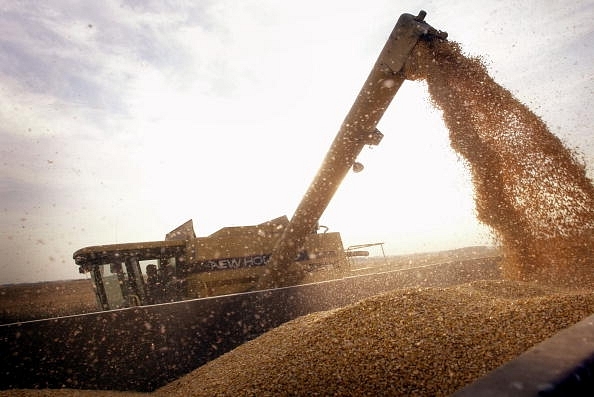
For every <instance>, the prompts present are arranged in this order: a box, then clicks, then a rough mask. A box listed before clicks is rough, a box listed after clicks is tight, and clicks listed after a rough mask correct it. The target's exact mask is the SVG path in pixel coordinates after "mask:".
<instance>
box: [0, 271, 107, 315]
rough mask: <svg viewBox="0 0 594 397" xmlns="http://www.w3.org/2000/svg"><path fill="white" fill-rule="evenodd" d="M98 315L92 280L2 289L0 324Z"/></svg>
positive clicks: (20, 285)
mask: <svg viewBox="0 0 594 397" xmlns="http://www.w3.org/2000/svg"><path fill="white" fill-rule="evenodd" d="M95 311H97V302H96V299H95V292H94V291H93V284H92V283H91V280H90V279H82V280H68V281H47V282H40V283H30V284H13V285H1V286H0V324H7V323H13V322H18V321H28V320H37V319H42V318H51V317H59V316H68V315H72V314H82V313H92V312H95Z"/></svg>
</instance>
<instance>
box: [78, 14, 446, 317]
mask: <svg viewBox="0 0 594 397" xmlns="http://www.w3.org/2000/svg"><path fill="white" fill-rule="evenodd" d="M425 15H426V13H425V12H424V11H421V12H420V13H419V14H418V15H417V16H414V15H411V14H402V15H401V16H400V18H399V19H398V21H397V23H396V25H395V27H394V29H393V30H392V32H391V34H390V36H389V38H388V40H387V42H386V44H385V46H384V48H383V50H382V51H381V53H380V55H379V57H378V59H377V61H376V62H375V64H374V66H373V68H372V70H371V73H370V74H369V76H368V77H367V80H366V81H365V83H364V84H363V87H362V88H361V90H360V92H359V94H358V96H357V98H356V100H355V102H354V104H353V105H352V107H351V109H350V111H349V113H348V114H347V116H346V118H345V119H344V121H343V123H342V125H341V127H340V129H339V131H338V134H337V135H336V137H335V139H334V141H333V143H332V145H331V147H330V149H329V150H328V152H327V154H326V157H325V159H324V160H323V163H322V165H321V167H320V169H319V171H318V173H317V175H316V176H315V178H314V179H313V181H312V183H311V185H310V187H309V189H308V190H307V192H306V193H305V195H304V197H303V199H302V201H301V203H300V204H299V206H298V208H297V210H296V211H295V213H294V215H293V217H292V218H291V220H290V221H289V219H288V218H287V217H286V216H282V217H279V218H276V219H273V220H270V221H268V222H264V223H261V224H258V225H253V226H237V227H226V228H223V229H221V230H219V231H217V232H216V233H213V234H211V235H210V236H207V237H196V235H195V233H194V228H193V224H192V221H188V222H186V223H185V224H183V225H181V226H180V227H178V228H176V229H174V230H173V231H172V232H170V233H168V234H167V236H166V239H165V240H164V241H153V242H143V243H128V244H113V245H104V246H93V247H86V248H82V249H80V250H78V251H76V252H75V253H74V254H73V257H74V260H75V263H76V264H77V265H78V266H79V270H80V272H82V273H87V272H88V273H90V274H91V277H92V280H93V283H94V286H95V291H96V296H97V300H98V302H99V306H100V307H101V308H102V309H104V310H108V309H113V308H118V307H128V306H135V305H146V304H154V303H160V302H166V301H176V300H182V299H190V298H200V297H206V296H217V295H223V294H232V293H237V292H243V291H254V290H265V289H270V288H278V287H283V286H290V285H299V284H304V283H309V282H314V281H322V280H332V279H339V278H341V277H344V275H345V270H346V269H347V268H348V260H347V256H348V255H356V251H355V252H354V253H353V252H351V251H349V250H346V251H345V249H344V247H343V243H342V239H341V236H340V234H339V233H336V232H328V231H327V230H323V231H322V232H321V233H320V232H319V231H320V230H321V228H319V226H318V225H319V220H320V218H321V216H322V214H323V212H324V211H325V209H326V207H327V206H328V204H329V202H330V200H331V199H332V197H333V195H334V193H335V192H336V191H337V189H338V187H339V185H340V183H341V182H342V180H343V179H344V177H345V176H346V174H347V173H348V171H349V170H351V169H353V171H355V172H359V171H361V170H362V169H363V168H362V167H363V166H362V164H360V163H359V162H357V156H358V155H359V153H360V152H361V150H362V149H363V147H365V146H366V145H377V144H379V143H380V141H381V140H382V138H383V134H382V133H381V132H380V131H379V130H378V129H377V124H378V122H379V121H380V119H381V117H382V116H383V114H384V112H385V110H386V109H387V107H388V105H389V104H390V102H391V101H392V99H393V97H394V95H395V94H396V92H397V91H398V89H399V88H400V86H401V85H402V83H403V82H404V80H405V77H404V73H403V72H402V69H403V67H404V65H405V63H406V61H407V59H408V58H409V55H410V53H411V51H412V50H413V48H414V47H415V45H416V44H417V42H418V41H419V40H445V39H446V38H447V34H446V33H444V32H441V31H438V30H436V29H434V28H432V27H431V26H430V25H428V24H427V23H426V22H425V21H424V18H425Z"/></svg>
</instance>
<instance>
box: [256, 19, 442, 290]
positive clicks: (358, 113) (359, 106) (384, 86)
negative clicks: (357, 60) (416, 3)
mask: <svg viewBox="0 0 594 397" xmlns="http://www.w3.org/2000/svg"><path fill="white" fill-rule="evenodd" d="M425 15H426V13H425V11H421V12H420V13H419V15H417V16H414V15H411V14H402V15H401V16H400V18H399V19H398V22H397V23H396V26H395V27H394V29H393V30H392V33H391V34H390V37H389V38H388V41H387V42H386V44H385V46H384V48H383V50H382V52H381V53H380V55H379V57H378V59H377V61H376V62H375V65H374V66H373V69H372V70H371V73H370V74H369V76H368V77H367V80H366V81H365V83H364V84H363V87H362V88H361V91H360V92H359V94H358V95H357V99H356V100H355V103H354V104H353V105H352V107H351V110H350V111H349V113H348V114H347V116H346V118H345V119H344V121H343V123H342V125H341V127H340V130H339V131H338V134H337V135H336V138H334V141H333V143H332V146H331V147H330V149H329V150H328V153H327V154H326V158H325V159H324V162H323V163H322V166H321V168H320V170H319V171H318V174H317V175H316V177H315V179H314V180H313V182H312V183H311V185H310V187H309V189H308V191H307V193H305V196H304V197H303V199H302V201H301V203H300V204H299V206H298V207H297V210H296V211H295V214H294V215H293V218H292V219H291V222H290V223H289V225H288V227H286V228H285V229H284V231H283V234H282V236H281V237H280V239H279V240H278V242H277V243H276V245H275V246H274V250H273V252H272V257H271V260H270V262H269V264H268V267H269V271H268V272H267V273H266V275H265V276H266V277H265V278H263V279H262V280H261V282H260V285H261V286H266V287H277V286H282V285H289V284H292V283H295V282H296V281H298V280H300V279H301V278H302V277H303V274H300V273H297V274H291V273H289V272H287V271H286V266H287V265H289V264H290V263H292V262H294V260H295V258H297V257H298V255H299V253H300V252H302V251H303V247H304V242H305V241H306V239H307V236H308V235H310V234H311V233H312V232H314V233H315V231H316V229H317V223H318V221H319V219H320V217H321V216H322V213H323V212H324V210H325V209H326V207H327V206H328V204H329V203H330V200H331V199H332V197H333V196H334V193H335V192H336V190H337V189H338V187H339V185H340V183H341V182H342V180H343V179H344V177H345V176H346V174H347V173H348V171H349V169H351V168H352V169H353V170H354V171H355V172H359V171H360V170H362V165H361V164H360V163H358V162H357V161H356V160H357V156H358V155H359V153H360V152H361V150H362V149H363V147H364V146H365V145H377V144H379V142H380V141H381V139H382V138H383V134H382V133H381V132H380V131H379V130H378V129H377V124H378V122H379V121H380V119H381V118H382V116H383V114H384V112H385V110H386V109H387V108H388V105H389V104H390V102H391V101H392V99H393V98H394V96H395V95H396V92H397V91H398V89H399V88H400V86H401V85H402V83H403V82H404V80H405V78H404V74H403V72H402V69H403V67H404V64H405V63H406V61H407V59H408V57H409V55H410V53H411V51H412V49H413V48H414V46H415V45H416V44H417V42H418V41H419V40H420V39H426V40H433V39H443V40H445V39H446V38H447V33H445V32H441V31H438V30H436V29H434V28H432V27H431V26H430V25H428V24H427V23H425V22H424V19H425Z"/></svg>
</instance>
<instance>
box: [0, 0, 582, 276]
mask: <svg viewBox="0 0 594 397" xmlns="http://www.w3.org/2000/svg"><path fill="white" fill-rule="evenodd" d="M421 9H424V10H426V11H427V17H426V21H427V22H428V23H430V24H431V25H432V26H434V27H435V28H437V29H440V30H444V31H447V32H448V33H449V38H450V40H453V41H457V42H459V43H460V44H461V45H462V48H463V49H464V50H465V51H466V52H467V53H468V54H470V55H475V56H482V57H483V58H484V59H485V61H486V62H487V63H488V68H489V71H490V72H491V74H492V76H493V77H494V78H495V79H496V80H497V81H498V82H499V83H500V84H501V85H503V86H504V87H506V88H508V89H510V90H511V91H512V93H513V94H514V95H515V96H516V97H518V98H520V99H521V100H522V101H524V102H525V103H526V104H527V105H528V106H529V107H530V108H531V109H532V110H533V111H534V112H535V113H536V114H537V115H539V116H540V117H542V118H543V120H544V121H545V122H546V123H547V124H548V125H549V127H550V129H551V131H552V132H553V133H555V134H556V135H558V136H559V137H560V138H561V139H562V140H563V141H564V142H565V143H566V144H567V145H568V146H569V147H571V148H574V149H576V150H578V152H579V153H580V156H581V157H582V159H583V161H584V162H585V163H586V165H587V168H588V172H589V175H590V176H591V177H592V175H593V174H594V172H593V171H594V136H593V134H592V125H593V121H594V120H593V116H592V111H591V108H592V103H594V78H593V76H594V70H593V66H594V44H593V43H594V33H593V32H594V24H593V23H592V21H594V1H591V0H590V1H572V2H562V1H553V0H527V1H521V2H518V1H511V0H501V1H492V2H480V1H477V2H473V3H470V2H467V1H461V0H447V1H446V0H433V1H424V2H418V1H379V0H368V1H360V0H357V1H345V0H340V1H318V0H315V1H310V0H306V1H299V2H281V1H272V0H268V1H266V0H265V1H240V2H238V1H231V0H216V1H203V0H199V1H194V0H192V1H187V2H184V1H171V2H163V1H144V0H138V1H107V0H105V1H100V2H93V1H58V0H56V1H51V2H39V1H31V2H27V1H24V2H22V1H19V2H17V1H14V2H13V1H5V2H3V4H2V5H0V59H1V61H0V90H1V93H0V119H1V120H2V122H1V123H0V158H1V167H0V204H1V206H0V210H1V211H2V212H1V214H2V215H1V217H0V225H1V230H0V231H1V235H0V254H1V258H2V259H1V260H0V284H3V283H13V282H29V281H39V280H56V279H69V278H79V277H81V276H80V275H79V274H78V272H77V267H76V266H75V265H74V262H73V259H72V253H73V252H74V251H75V250H77V249H79V248H82V247H85V246H91V245H99V244H112V243H123V242H134V241H152V240H162V239H163V238H164V236H165V234H166V233H167V232H168V231H170V230H172V229H173V228H175V227H176V226H178V225H180V224H182V223H183V222H185V221H186V220H188V219H193V220H194V225H195V228H196V233H197V235H199V236H206V235H209V234H211V233H213V232H215V231H216V230H218V229H220V228H222V227H224V226H235V225H252V224H257V223H261V222H264V221H266V220H269V219H273V218H276V217H278V216H281V215H287V216H288V217H290V216H291V215H292V213H293V211H294V210H295V208H296V207H297V205H298V203H299V201H300V200H301V197H302V196H303V194H304V193H305V191H306V190H307V187H308V186H309V184H310V182H311V180H312V179H313V177H314V175H315V173H316V171H317V169H318V168H319V166H320V164H321V162H322V159H323V157H324V155H325V153H326V151H327V149H328V148H329V146H330V143H331V142H332V140H333V139H334V136H335V135H336V133H337V131H338V128H339V126H340V124H341V122H342V120H343V119H344V117H345V116H346V114H347V112H348V110H349V109H350V106H351V104H352V102H353V101H354V99H355V96H356V94H357V93H358V91H359V89H360V88H361V85H362V84H363V82H364V81H365V79H366V77H367V75H368V73H369V71H370V69H371V67H372V65H373V63H374V62H375V60H376V58H377V56H378V55H379V52H380V50H381V48H382V47H383V46H384V44H385V42H386V39H387V36H388V34H389V33H390V31H391V30H392V28H393V26H394V24H395V23H396V20H397V19H398V17H399V15H400V14H402V13H405V12H407V13H412V14H417V13H418V12H419V10H421ZM379 129H380V131H382V132H383V133H384V135H385V137H384V139H383V141H382V143H381V144H380V145H379V146H378V147H374V148H372V149H369V148H366V149H364V152H363V153H362V155H361V157H360V160H361V162H363V163H364V164H365V170H364V171H363V172H361V173H359V174H349V175H348V176H347V178H346V179H345V181H344V183H343V185H342V186H341V188H340V189H339V192H338V193H337V194H336V195H335V197H334V199H333V201H332V203H331V204H330V206H329V208H328V210H327V211H326V213H325V214H324V216H323V217H322V219H321V222H320V223H321V224H323V225H326V226H328V227H329V228H330V230H332V231H340V232H341V233H342V236H343V241H344V243H345V246H348V245H351V244H359V243H367V242H376V241H377V242H379V241H381V242H385V244H386V245H385V249H386V252H387V253H390V254H401V253H411V252H419V251H432V250H441V249H449V248H457V247H464V246H468V245H476V244H490V243H491V237H490V231H489V230H488V229H487V228H486V227H484V226H482V225H479V224H478V222H477V221H476V218H475V211H474V202H473V192H472V186H471V182H470V177H469V173H468V171H467V170H466V169H465V166H464V163H463V162H462V161H461V160H460V159H459V158H458V157H457V156H456V154H455V153H454V152H453V151H452V149H451V148H450V147H449V141H448V136H447V134H448V132H447V130H446V129H445V127H444V126H443V123H442V121H441V116H440V113H439V112H437V111H435V110H434V109H432V107H431V105H430V104H429V103H428V94H427V92H426V87H425V86H424V84H423V83H412V82H405V84H404V86H403V87H402V88H401V90H400V91H399V92H398V94H397V95H396V98H395V99H394V101H393V102H392V105H391V106H390V108H389V109H388V111H387V112H386V114H385V116H384V118H383V119H382V121H381V122H380V124H379Z"/></svg>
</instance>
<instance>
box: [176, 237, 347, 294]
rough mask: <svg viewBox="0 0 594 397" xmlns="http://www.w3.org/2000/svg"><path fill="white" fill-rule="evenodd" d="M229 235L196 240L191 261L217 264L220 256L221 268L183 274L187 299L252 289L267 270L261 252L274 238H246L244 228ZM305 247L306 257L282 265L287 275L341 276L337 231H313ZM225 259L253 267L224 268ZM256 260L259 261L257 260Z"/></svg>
mask: <svg viewBox="0 0 594 397" xmlns="http://www.w3.org/2000/svg"><path fill="white" fill-rule="evenodd" d="M232 234H233V233H230V235H229V236H226V237H224V236H214V237H212V236H211V237H207V238H202V239H201V238H198V239H196V240H197V241H196V242H195V244H196V246H195V248H196V251H195V257H194V259H193V260H194V261H195V262H200V261H201V260H205V261H209V262H211V263H213V262H214V263H218V262H217V260H216V259H214V260H213V259H212V258H217V257H218V258H221V259H219V262H220V263H221V269H220V270H212V271H201V272H196V273H193V274H190V275H188V276H187V277H186V281H187V286H188V298H203V297H207V296H218V295H226V294H234V293H239V292H246V291H250V290H254V288H256V285H257V281H258V280H259V279H260V278H261V277H262V276H263V275H264V274H265V273H266V272H267V271H269V269H268V268H267V266H266V265H264V264H263V262H262V261H263V260H264V259H261V258H266V259H268V258H269V256H270V254H265V253H264V252H268V253H269V252H271V250H272V245H273V244H272V243H273V241H271V240H270V239H255V240H250V239H246V238H245V237H246V236H245V230H244V231H243V233H237V234H236V235H235V236H232ZM233 237H236V239H233ZM238 237H240V238H238ZM225 238H226V239H228V241H226V242H224V244H222V243H223V241H220V240H221V239H225ZM222 247H224V248H222ZM304 248H305V250H304V251H305V252H306V253H307V254H308V258H304V259H303V260H299V261H296V262H293V263H290V264H288V265H286V268H285V271H286V273H287V274H298V275H301V276H300V282H299V284H303V283H308V282H315V281H323V280H329V279H334V278H337V277H340V276H341V275H342V274H343V272H344V271H345V269H346V268H347V266H348V265H347V263H348V262H347V260H346V256H345V253H344V249H343V245H342V239H341V237H340V234H339V233H324V234H312V235H310V236H308V237H307V238H306V241H305V247H304ZM221 249H223V250H224V251H221ZM226 258H249V260H251V261H253V262H255V263H254V266H249V267H238V268H225V266H226V265H228V264H229V263H231V262H232V260H231V259H226ZM258 261H261V262H259V263H258Z"/></svg>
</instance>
